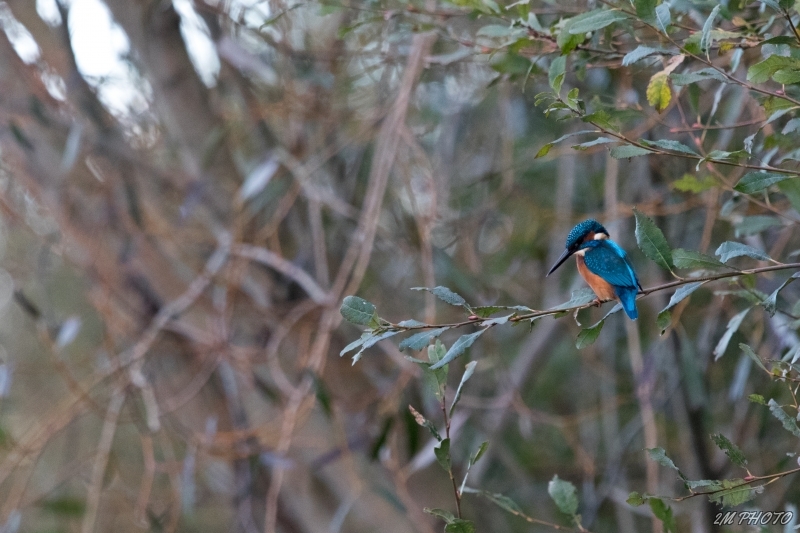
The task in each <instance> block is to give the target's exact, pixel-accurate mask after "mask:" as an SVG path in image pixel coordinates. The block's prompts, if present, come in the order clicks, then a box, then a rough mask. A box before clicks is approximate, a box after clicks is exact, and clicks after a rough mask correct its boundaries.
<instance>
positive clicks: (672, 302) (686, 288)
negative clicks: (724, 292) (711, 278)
mask: <svg viewBox="0 0 800 533" xmlns="http://www.w3.org/2000/svg"><path fill="white" fill-rule="evenodd" d="M704 283H705V282H704V281H695V282H693V283H687V284H686V285H683V286H681V287H678V290H676V291H675V293H674V294H673V295H672V298H670V299H669V303H668V304H667V306H666V307H665V308H664V309H662V310H661V312H662V313H663V312H664V311H668V310H669V309H672V308H673V307H675V306H676V305H678V304H679V303H680V302H682V301H683V300H685V299H686V297H688V296H689V295H690V294H692V293H693V292H694V291H696V290H697V289H699V288H700V287H701V286H702V285H703V284H704Z"/></svg>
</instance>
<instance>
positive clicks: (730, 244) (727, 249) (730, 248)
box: [714, 241, 772, 263]
mask: <svg viewBox="0 0 800 533" xmlns="http://www.w3.org/2000/svg"><path fill="white" fill-rule="evenodd" d="M714 255H717V256H719V260H720V261H722V262H723V263H727V262H728V261H730V260H731V259H733V258H734V257H740V256H743V255H746V256H747V257H752V258H753V259H758V260H760V261H771V260H772V259H770V257H769V256H768V255H767V254H765V253H764V252H762V251H761V250H757V249H756V248H753V247H752V246H748V245H746V244H742V243H740V242H734V241H726V242H723V243H722V244H720V245H719V248H717V251H716V252H714Z"/></svg>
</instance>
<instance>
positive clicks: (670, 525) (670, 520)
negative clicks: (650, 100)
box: [648, 6, 719, 533]
mask: <svg viewBox="0 0 800 533" xmlns="http://www.w3.org/2000/svg"><path fill="white" fill-rule="evenodd" d="M715 9H716V10H719V6H717V7H716V8H715ZM648 502H649V503H650V509H651V510H652V511H653V515H655V517H656V518H658V519H659V520H661V521H662V522H663V523H664V532H665V533H676V532H677V526H676V524H675V517H674V516H673V515H672V509H670V507H669V505H667V504H666V503H664V501H663V500H661V498H650V499H649V500H648Z"/></svg>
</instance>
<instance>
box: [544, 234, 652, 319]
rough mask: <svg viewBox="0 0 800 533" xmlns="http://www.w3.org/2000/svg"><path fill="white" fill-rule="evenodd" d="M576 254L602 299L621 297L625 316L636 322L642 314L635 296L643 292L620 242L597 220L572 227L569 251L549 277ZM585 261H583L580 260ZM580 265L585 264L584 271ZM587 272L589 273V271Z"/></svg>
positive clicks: (588, 280)
mask: <svg viewBox="0 0 800 533" xmlns="http://www.w3.org/2000/svg"><path fill="white" fill-rule="evenodd" d="M575 253H577V254H578V255H582V256H583V257H582V258H579V261H578V267H579V271H580V273H581V275H582V276H583V277H584V278H586V281H587V283H589V285H590V286H591V287H592V289H593V290H594V291H595V293H597V294H598V295H600V294H603V295H604V296H598V297H600V298H609V297H611V292H612V290H613V293H614V295H616V297H617V298H619V301H620V302H621V303H622V308H623V309H624V310H625V314H627V315H628V317H629V318H631V319H632V320H636V318H637V317H638V316H639V313H638V312H637V310H636V295H637V294H638V292H639V290H640V289H641V285H640V284H639V280H638V279H637V277H636V272H635V271H634V270H633V265H631V261H630V259H628V254H626V253H625V250H623V249H622V248H621V247H620V246H619V245H618V244H617V243H615V242H614V241H612V240H611V239H609V238H608V231H607V230H606V228H604V227H603V225H602V224H600V223H599V222H597V221H596V220H593V219H589V220H584V221H583V222H581V223H579V224H578V225H576V226H575V227H574V228H572V231H570V232H569V235H568V236H567V243H566V249H565V250H564V253H563V254H562V255H561V257H560V258H559V259H558V261H557V262H556V264H555V265H554V266H553V268H551V269H550V272H548V275H550V274H551V273H552V272H553V271H554V270H555V269H556V268H558V267H559V266H560V265H561V264H562V263H563V262H564V261H565V260H566V259H567V258H568V257H569V256H570V255H572V254H575ZM581 259H582V261H581ZM581 263H583V265H585V269H584V270H580V269H581V268H583V267H582V266H581ZM586 270H588V271H589V272H586Z"/></svg>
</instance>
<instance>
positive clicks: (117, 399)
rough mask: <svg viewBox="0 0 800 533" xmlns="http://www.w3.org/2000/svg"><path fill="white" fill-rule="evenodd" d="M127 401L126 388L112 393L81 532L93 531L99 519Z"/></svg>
mask: <svg viewBox="0 0 800 533" xmlns="http://www.w3.org/2000/svg"><path fill="white" fill-rule="evenodd" d="M124 403H125V389H124V387H118V388H117V389H116V390H115V391H114V392H113V393H112V395H111V399H110V401H109V403H108V410H107V411H106V416H105V420H104V422H103V429H102V431H101V432H100V443H99V444H98V445H97V455H96V456H95V461H94V467H93V468H92V480H91V482H90V484H89V493H88V495H87V496H86V515H84V518H83V525H82V526H81V533H92V532H93V531H94V525H95V521H96V520H97V510H98V509H99V507H100V494H101V492H102V489H103V477H104V476H105V473H106V467H107V466H108V456H109V454H110V453H111V443H112V442H113V441H114V433H116V431H117V421H118V419H119V413H120V410H122V404H124Z"/></svg>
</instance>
